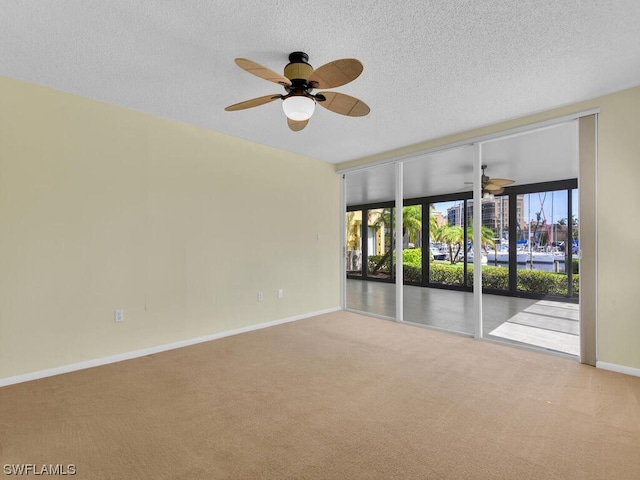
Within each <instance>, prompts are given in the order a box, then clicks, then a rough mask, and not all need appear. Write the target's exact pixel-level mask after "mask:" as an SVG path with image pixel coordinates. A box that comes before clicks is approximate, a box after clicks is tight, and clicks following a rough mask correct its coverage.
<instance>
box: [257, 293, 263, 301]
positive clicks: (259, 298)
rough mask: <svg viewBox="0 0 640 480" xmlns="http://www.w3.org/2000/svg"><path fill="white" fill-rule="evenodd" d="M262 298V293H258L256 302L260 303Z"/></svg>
mask: <svg viewBox="0 0 640 480" xmlns="http://www.w3.org/2000/svg"><path fill="white" fill-rule="evenodd" d="M263 298H264V297H263V295H262V292H258V301H259V302H261V301H262V299H263Z"/></svg>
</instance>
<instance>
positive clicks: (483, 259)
mask: <svg viewBox="0 0 640 480" xmlns="http://www.w3.org/2000/svg"><path fill="white" fill-rule="evenodd" d="M481 255H482V257H481V260H480V263H481V264H482V265H487V264H488V263H489V259H488V257H487V256H486V255H485V254H484V253H482V254H481ZM467 263H473V250H469V252H467Z"/></svg>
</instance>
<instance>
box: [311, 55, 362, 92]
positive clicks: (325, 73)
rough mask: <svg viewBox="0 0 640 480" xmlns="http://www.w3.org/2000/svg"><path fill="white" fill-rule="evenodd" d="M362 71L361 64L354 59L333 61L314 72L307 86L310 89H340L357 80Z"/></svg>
mask: <svg viewBox="0 0 640 480" xmlns="http://www.w3.org/2000/svg"><path fill="white" fill-rule="evenodd" d="M362 70H364V67H363V66H362V63H360V60H356V59H355V58H343V59H341V60H334V61H333V62H329V63H327V64H325V65H322V66H321V67H319V68H317V69H316V70H314V71H313V73H312V74H311V75H310V76H309V85H310V86H311V87H312V88H335V87H340V86H342V85H345V84H347V83H349V82H351V81H353V80H355V79H356V78H358V77H359V76H360V74H361V73H362Z"/></svg>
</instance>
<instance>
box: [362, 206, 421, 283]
mask: <svg viewBox="0 0 640 480" xmlns="http://www.w3.org/2000/svg"><path fill="white" fill-rule="evenodd" d="M371 225H372V226H374V227H376V228H380V227H381V226H384V225H391V209H390V208H385V209H384V210H383V211H382V213H381V214H380V215H379V216H378V218H377V219H376V220H375V221H374V222H373V223H372V224H371ZM421 232H422V206H421V205H409V206H407V207H403V208H402V234H403V235H402V236H403V238H404V237H405V236H408V241H407V243H408V242H411V241H412V240H413V243H416V241H417V239H418V236H419V235H420V233H421ZM391 244H392V246H391V248H389V249H388V250H387V251H386V252H385V254H384V255H383V257H382V258H381V259H380V261H379V262H378V263H377V264H376V266H375V267H373V270H372V271H371V273H377V272H378V270H380V268H381V267H382V266H383V265H384V264H385V263H386V262H387V261H388V260H389V259H390V258H391V252H392V251H393V249H394V247H395V243H394V239H393V240H392V241H391ZM406 246H408V245H403V247H406Z"/></svg>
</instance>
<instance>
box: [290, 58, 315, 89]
mask: <svg viewBox="0 0 640 480" xmlns="http://www.w3.org/2000/svg"><path fill="white" fill-rule="evenodd" d="M312 73H313V67H312V66H311V65H309V55H307V54H306V53H304V52H293V53H291V54H290V55H289V63H288V64H287V66H285V67H284V76H285V77H287V78H288V79H289V80H291V81H293V80H304V81H305V82H306V81H307V80H309V76H310V75H311V74H312Z"/></svg>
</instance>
